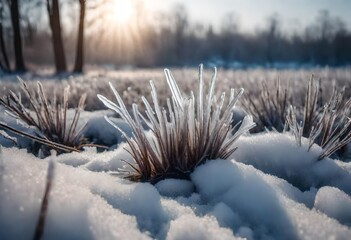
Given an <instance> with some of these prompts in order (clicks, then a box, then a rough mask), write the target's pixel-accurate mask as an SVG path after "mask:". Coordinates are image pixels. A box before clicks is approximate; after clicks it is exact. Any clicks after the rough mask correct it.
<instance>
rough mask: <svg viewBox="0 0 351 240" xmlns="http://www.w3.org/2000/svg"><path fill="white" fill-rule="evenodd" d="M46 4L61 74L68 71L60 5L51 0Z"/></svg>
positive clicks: (56, 0) (56, 1)
mask: <svg viewBox="0 0 351 240" xmlns="http://www.w3.org/2000/svg"><path fill="white" fill-rule="evenodd" d="M46 3H47V10H48V15H49V22H50V28H51V33H52V43H53V49H54V57H55V67H56V73H61V72H65V71H66V70H67V65H66V57H65V50H64V47H63V41H62V34H61V22H60V9H59V3H58V0H52V1H51V3H50V0H46Z"/></svg>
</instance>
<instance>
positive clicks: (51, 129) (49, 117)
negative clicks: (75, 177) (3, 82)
mask: <svg viewBox="0 0 351 240" xmlns="http://www.w3.org/2000/svg"><path fill="white" fill-rule="evenodd" d="M19 81H20V83H21V89H22V91H23V93H24V94H25V96H26V97H27V99H28V102H29V106H30V110H29V109H27V108H25V107H24V105H23V104H22V101H21V95H20V94H18V95H16V94H15V93H14V92H12V91H10V92H9V94H8V95H7V96H5V97H1V98H0V104H1V105H3V106H4V107H5V109H6V111H7V112H8V114H10V115H11V116H13V117H15V118H16V119H20V120H22V121H23V122H25V123H26V124H27V125H28V126H33V127H35V128H36V129H37V130H38V134H37V136H34V135H31V134H28V133H26V132H25V131H20V130H18V129H15V128H13V127H10V126H8V125H7V124H5V123H2V122H0V127H1V128H3V129H5V130H8V131H11V132H13V133H15V134H17V135H21V136H24V137H27V138H30V139H32V140H33V141H35V142H37V143H39V144H40V145H39V149H41V150H42V151H44V150H45V152H48V151H49V150H50V149H56V150H58V151H59V152H60V151H64V152H71V151H79V149H81V147H82V146H83V144H84V141H85V139H84V137H83V135H82V129H83V127H82V128H80V129H77V126H78V120H79V117H80V112H81V110H82V109H83V106H84V102H85V99H86V95H85V94H83V95H82V96H81V97H80V99H79V103H78V106H77V107H76V108H75V112H74V116H73V119H72V120H71V121H68V119H67V111H68V101H69V94H70V91H69V87H67V88H65V90H64V94H63V97H62V99H57V97H56V94H54V95H53V98H52V100H51V101H49V100H48V99H47V97H46V95H45V93H44V90H43V86H42V84H41V83H40V82H38V84H37V92H32V91H30V90H29V88H28V86H27V84H26V83H25V82H24V81H22V80H21V79H19Z"/></svg>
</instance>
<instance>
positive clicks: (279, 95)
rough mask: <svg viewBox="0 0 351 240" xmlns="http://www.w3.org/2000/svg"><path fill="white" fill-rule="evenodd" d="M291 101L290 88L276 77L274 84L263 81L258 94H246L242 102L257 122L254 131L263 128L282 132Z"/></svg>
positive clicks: (259, 130)
mask: <svg viewBox="0 0 351 240" xmlns="http://www.w3.org/2000/svg"><path fill="white" fill-rule="evenodd" d="M291 102H292V100H291V92H290V88H289V87H283V86H282V85H281V83H280V79H278V80H276V81H275V82H274V86H270V85H268V83H267V82H263V83H262V87H261V91H260V94H259V95H258V96H256V97H254V96H252V95H247V96H245V97H244V98H243V102H242V103H243V105H244V107H245V108H246V109H247V110H248V112H249V113H250V114H252V116H253V118H254V121H255V122H256V123H257V126H256V127H255V128H254V131H255V132H261V131H264V130H275V131H278V132H282V131H284V129H285V127H286V125H285V119H286V113H287V111H288V108H289V105H290V104H291Z"/></svg>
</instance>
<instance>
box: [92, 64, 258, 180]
mask: <svg viewBox="0 0 351 240" xmlns="http://www.w3.org/2000/svg"><path fill="white" fill-rule="evenodd" d="M165 76H166V80H167V83H168V86H169V88H170V90H171V93H172V96H171V97H170V98H169V99H167V107H166V108H163V107H161V106H160V105H159V100H158V95H157V91H156V88H155V86H154V84H153V82H152V81H150V86H151V96H152V102H153V104H150V103H149V102H148V101H147V100H146V98H145V97H144V96H142V97H141V99H142V102H143V103H144V105H145V109H146V111H145V115H144V114H142V113H141V112H139V110H138V108H137V106H136V104H133V105H132V115H131V114H130V113H129V112H128V110H127V107H126V106H125V104H124V103H123V101H122V98H121V96H120V94H119V93H118V92H117V91H116V89H115V88H114V87H113V86H112V84H110V87H111V89H112V91H113V93H114V94H115V96H116V99H117V103H113V102H112V101H110V100H108V99H107V98H105V97H104V96H101V95H98V98H99V99H100V100H101V101H102V102H103V103H104V104H105V106H107V107H108V108H110V109H112V110H113V111H115V112H116V113H118V114H119V115H120V116H121V117H122V118H123V119H124V120H125V121H126V122H127V123H128V124H129V125H130V127H131V129H132V131H133V137H131V138H130V137H128V136H127V135H126V134H125V133H124V132H123V130H121V129H120V128H119V127H118V126H116V125H115V124H114V123H113V122H112V121H111V120H108V121H109V122H110V123H111V124H112V126H114V127H115V128H116V129H117V130H118V131H120V132H121V133H122V135H123V136H124V137H125V138H126V141H127V143H128V145H129V146H130V149H131V150H130V154H131V156H132V158H133V159H134V161H135V163H136V166H132V165H131V166H132V169H134V171H135V172H133V173H131V174H129V175H127V176H126V177H127V178H129V179H131V180H134V181H149V182H151V183H156V182H157V181H159V180H161V179H164V178H169V177H172V178H186V179H187V178H189V174H190V173H191V172H192V171H193V170H194V168H195V167H196V166H197V165H199V164H202V163H203V162H204V161H205V160H207V159H218V158H220V159H225V158H227V157H228V156H229V155H230V154H231V153H232V152H233V151H235V149H236V148H235V147H233V143H234V142H235V141H236V140H237V139H238V137H240V136H241V135H242V134H244V133H246V132H247V131H249V130H250V129H251V128H252V127H254V126H255V124H254V123H253V121H252V117H250V116H249V117H247V118H245V119H244V121H243V122H242V123H241V126H240V128H239V129H237V127H236V126H232V124H231V123H232V115H233V113H232V111H233V108H234V106H235V104H236V103H237V101H238V99H239V98H240V96H241V95H242V93H243V91H244V90H243V89H240V90H239V92H238V93H237V94H236V92H235V90H233V89H231V91H230V97H229V102H228V105H227V106H225V105H224V103H225V96H226V94H225V93H222V94H221V95H219V98H218V97H217V96H216V95H215V90H214V89H215V83H216V76H217V70H216V68H215V71H214V75H213V77H212V79H211V82H210V86H209V88H208V92H207V94H206V95H205V94H204V92H205V87H204V85H205V84H204V82H203V66H202V65H200V68H199V81H198V89H197V91H192V92H191V93H190V96H189V97H184V96H186V94H184V93H182V92H181V91H180V88H179V87H178V85H177V83H176V81H175V80H174V78H173V76H172V74H171V72H170V71H169V70H168V69H165ZM194 92H195V93H196V94H197V95H195V94H194ZM142 121H144V122H145V123H146V124H147V125H148V127H149V128H150V129H151V138H150V137H149V136H147V135H146V132H145V131H144V129H143V127H142ZM232 133H233V134H232ZM124 173H125V171H124Z"/></svg>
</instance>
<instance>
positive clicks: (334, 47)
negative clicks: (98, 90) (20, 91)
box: [0, 0, 351, 69]
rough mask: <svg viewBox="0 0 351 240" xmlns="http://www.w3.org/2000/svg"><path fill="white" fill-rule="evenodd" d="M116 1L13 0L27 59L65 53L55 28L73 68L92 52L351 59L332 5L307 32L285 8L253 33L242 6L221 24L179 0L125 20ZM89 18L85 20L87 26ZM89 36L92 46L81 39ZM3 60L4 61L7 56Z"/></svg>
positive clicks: (233, 59)
mask: <svg viewBox="0 0 351 240" xmlns="http://www.w3.org/2000/svg"><path fill="white" fill-rule="evenodd" d="M1 1H2V2H11V1H10V0H1ZM111 1H114V0H110V1H108V0H101V1H97V0H91V1H89V0H61V1H59V0H47V1H46V2H45V1H40V0H31V1H29V0H22V1H21V0H19V1H12V2H18V3H19V9H20V15H21V16H20V19H21V21H20V28H21V33H22V38H23V55H24V59H25V62H26V65H27V66H29V68H30V67H31V66H32V67H33V68H34V67H36V66H38V65H53V64H54V63H55V62H56V61H57V60H60V59H59V58H60V56H55V57H53V56H54V55H55V54H57V53H55V51H56V50H55V48H53V47H52V46H53V44H54V41H52V36H53V33H54V32H56V36H57V31H58V30H59V31H62V39H63V40H62V42H63V44H62V45H64V53H65V56H63V57H64V58H65V59H67V60H65V62H67V65H68V67H70V66H73V65H74V64H75V67H74V68H77V62H78V63H80V62H79V61H78V60H79V59H81V58H84V61H83V63H84V62H85V63H86V64H97V65H106V66H107V67H116V66H117V67H118V66H125V65H130V66H136V67H157V66H166V65H167V66H184V65H187V66H188V65H197V64H199V63H201V62H202V63H215V64H217V65H222V66H247V65H252V64H257V65H272V64H276V63H279V64H288V63H289V64H290V63H294V64H309V65H322V66H324V65H330V66H341V65H347V64H351V32H350V28H349V27H350V26H346V24H345V23H344V22H343V21H342V20H341V19H339V18H338V17H335V16H333V15H332V13H329V12H328V11H326V10H322V11H320V12H319V13H318V15H317V16H316V18H315V20H314V22H312V23H310V24H309V25H308V26H307V27H305V28H304V29H299V31H295V32H291V31H290V30H286V29H283V27H282V24H281V19H280V17H279V15H277V14H275V15H272V16H271V17H269V18H267V19H265V20H264V21H263V24H262V26H260V28H258V29H257V30H255V31H253V32H250V33H248V32H245V31H243V30H241V28H240V23H239V21H238V19H237V17H236V15H235V13H228V14H227V15H225V16H224V17H223V20H222V22H221V24H220V26H219V27H216V28H215V27H213V26H212V25H209V24H202V23H194V22H191V21H190V20H189V16H188V14H187V11H186V8H185V7H184V6H181V5H176V6H174V7H173V8H172V9H171V10H170V11H169V12H163V13H162V12H158V13H150V12H148V11H147V10H146V9H145V8H143V6H142V1H140V0H135V1H134V4H135V5H134V7H135V11H134V13H133V16H132V17H131V19H130V21H129V22H128V23H124V25H123V24H122V23H118V22H115V21H114V20H113V14H114V13H113V12H111V10H110V8H109V7H108V4H109V2H111ZM48 2H59V3H60V4H59V5H58V6H59V7H60V10H61V11H60V16H61V19H59V20H60V21H61V26H60V29H57V28H56V30H55V26H52V23H51V25H50V24H49V22H50V21H49V20H48V19H50V18H48V16H50V14H49V15H48V14H47V12H46V9H47V6H52V5H49V4H47V3H48ZM35 3H37V4H35ZM1 5H3V6H2V7H1V9H0V10H1V13H2V14H1V28H2V34H3V42H4V44H5V45H6V50H7V55H8V58H9V59H10V60H9V62H10V65H15V60H14V59H15V51H14V50H13V49H15V48H14V43H13V42H14V41H13V40H12V39H13V35H14V31H13V27H12V26H11V21H10V19H11V18H10V11H9V10H6V9H9V8H7V7H6V4H3V3H2V4H1ZM106 6H107V7H106ZM82 7H84V15H83V18H82ZM49 13H50V12H49ZM82 19H83V20H82ZM54 20H55V19H54ZM56 20H57V19H56ZM79 20H80V21H79ZM82 22H83V23H85V24H83V25H81V24H82ZM53 23H55V21H53ZM53 27H54V28H53ZM79 28H80V29H79ZM50 29H51V31H50ZM83 30H84V31H83ZM79 34H80V36H81V39H80V40H79V39H78V38H77V36H79ZM82 36H84V39H82ZM77 40H78V41H77ZM83 40H84V49H83V47H82V46H80V44H81V45H83ZM79 46H80V47H79ZM79 52H80V53H79ZM79 54H80V55H79ZM61 55H62V54H61ZM76 56H79V58H77V57H76ZM61 58H62V56H61ZM80 61H82V60H80ZM0 62H3V55H2V56H1V58H0ZM65 64H66V63H65ZM81 64H82V63H80V65H81ZM78 66H79V64H78ZM56 67H57V64H56ZM68 67H67V68H68ZM61 68H62V69H66V66H65V65H61ZM81 69H82V68H81Z"/></svg>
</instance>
